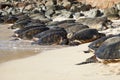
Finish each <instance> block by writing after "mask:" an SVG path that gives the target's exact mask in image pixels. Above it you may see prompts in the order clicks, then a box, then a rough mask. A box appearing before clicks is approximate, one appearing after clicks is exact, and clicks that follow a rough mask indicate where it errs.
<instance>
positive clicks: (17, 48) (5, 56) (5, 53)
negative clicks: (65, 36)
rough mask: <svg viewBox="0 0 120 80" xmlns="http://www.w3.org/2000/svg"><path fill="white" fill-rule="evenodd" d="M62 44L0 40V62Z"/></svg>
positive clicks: (55, 47) (27, 55)
mask: <svg viewBox="0 0 120 80" xmlns="http://www.w3.org/2000/svg"><path fill="white" fill-rule="evenodd" d="M62 47H64V46H59V45H56V46H54V45H51V46H40V45H31V43H30V42H24V41H0V63H2V62H6V61H10V60H14V59H20V58H25V57H29V56H33V55H36V54H38V53H40V52H41V51H46V50H52V49H57V48H62Z"/></svg>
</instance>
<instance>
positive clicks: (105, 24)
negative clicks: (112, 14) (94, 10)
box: [76, 17, 113, 30]
mask: <svg viewBox="0 0 120 80" xmlns="http://www.w3.org/2000/svg"><path fill="white" fill-rule="evenodd" d="M76 22H78V23H81V24H84V25H87V26H89V27H90V28H93V29H97V30H105V29H108V28H112V27H113V26H112V21H110V20H108V19H107V17H96V18H80V19H78V20H76Z"/></svg>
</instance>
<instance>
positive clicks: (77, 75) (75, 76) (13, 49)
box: [0, 0, 120, 80]
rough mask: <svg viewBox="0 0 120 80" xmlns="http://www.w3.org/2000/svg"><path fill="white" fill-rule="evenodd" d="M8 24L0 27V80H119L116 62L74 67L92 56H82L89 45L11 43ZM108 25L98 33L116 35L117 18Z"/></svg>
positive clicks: (119, 26) (119, 22)
mask: <svg viewBox="0 0 120 80" xmlns="http://www.w3.org/2000/svg"><path fill="white" fill-rule="evenodd" d="M0 1H1V0H0ZM89 1H90V0H89ZM92 1H94V0H92ZM94 4H95V3H94ZM96 5H98V4H97V3H96ZM107 6H108V4H107ZM68 7H69V6H68ZM103 7H104V6H103ZM43 8H44V7H43ZM65 8H66V7H65ZM43 10H44V9H43ZM48 12H49V11H48ZM63 12H64V11H63ZM63 19H66V18H64V16H63V17H61V18H60V17H58V18H55V19H53V21H58V20H60V21H62V20H63ZM67 19H68V18H67ZM10 25H11V24H10ZM10 25H6V24H4V25H3V24H0V32H1V33H0V80H120V62H118V63H109V64H103V63H89V64H83V65H77V64H79V63H81V62H84V61H85V60H86V59H87V58H89V57H91V56H93V55H94V54H93V53H84V51H86V50H88V45H89V44H90V43H85V44H81V45H79V46H68V45H65V46H61V45H47V46H43V45H31V41H32V40H31V41H30V40H16V41H15V39H14V40H13V37H12V35H13V34H14V31H13V30H11V29H8V27H9V26H10ZM112 25H113V26H114V27H110V29H107V30H103V31H99V32H101V33H105V34H106V35H109V34H113V35H114V34H119V33H120V19H119V20H113V24H112ZM95 37H96V36H95Z"/></svg>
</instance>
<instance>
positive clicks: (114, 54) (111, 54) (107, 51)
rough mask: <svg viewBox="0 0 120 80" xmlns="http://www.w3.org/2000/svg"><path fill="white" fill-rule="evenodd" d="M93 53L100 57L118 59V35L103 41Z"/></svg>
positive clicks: (119, 53) (119, 41) (119, 51)
mask: <svg viewBox="0 0 120 80" xmlns="http://www.w3.org/2000/svg"><path fill="white" fill-rule="evenodd" d="M95 55H96V57H98V58H100V59H120V36H117V37H112V38H109V39H107V40H106V41H104V42H103V44H102V45H101V46H100V47H99V48H98V49H97V51H96V52H95Z"/></svg>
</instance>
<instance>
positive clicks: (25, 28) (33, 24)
mask: <svg viewBox="0 0 120 80" xmlns="http://www.w3.org/2000/svg"><path fill="white" fill-rule="evenodd" d="M37 27H46V26H45V25H44V24H41V23H30V24H28V25H26V26H25V27H24V28H22V29H19V30H16V31H15V32H14V35H13V36H15V37H17V36H19V35H20V34H21V33H23V32H25V31H27V30H29V29H30V30H32V28H37ZM33 30H34V29H33Z"/></svg>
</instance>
